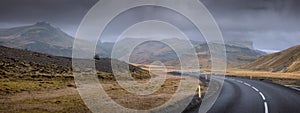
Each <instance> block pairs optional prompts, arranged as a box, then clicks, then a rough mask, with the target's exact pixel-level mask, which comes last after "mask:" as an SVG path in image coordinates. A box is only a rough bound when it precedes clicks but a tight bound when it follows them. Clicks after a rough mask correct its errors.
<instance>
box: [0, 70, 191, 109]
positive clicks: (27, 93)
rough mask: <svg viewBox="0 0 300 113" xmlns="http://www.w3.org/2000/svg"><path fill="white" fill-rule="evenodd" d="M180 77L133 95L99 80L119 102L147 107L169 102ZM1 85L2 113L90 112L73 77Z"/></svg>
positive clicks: (7, 80) (113, 83)
mask: <svg viewBox="0 0 300 113" xmlns="http://www.w3.org/2000/svg"><path fill="white" fill-rule="evenodd" d="M102 74H103V73H102ZM181 79H182V78H180V77H176V76H170V75H168V76H167V79H166V81H165V84H164V85H162V87H161V88H160V89H159V90H158V91H156V92H155V93H153V94H151V95H146V96H137V95H134V94H131V93H129V92H127V91H126V90H124V89H123V88H121V87H120V86H119V85H118V83H117V82H116V81H114V80H103V79H102V80H101V79H100V82H101V85H102V87H103V88H104V89H105V91H106V93H107V94H108V95H109V96H110V97H111V98H112V99H113V100H114V101H115V102H117V103H118V104H120V105H122V106H124V107H126V108H131V109H138V110H146V109H151V108H155V107H157V106H160V105H162V104H164V103H165V102H166V101H168V100H169V99H170V98H171V97H172V95H173V94H174V93H175V91H176V90H177V88H178V86H179V81H180V80H181ZM184 79H188V78H184ZM142 82H145V81H142ZM0 86H1V87H0V103H1V105H0V112H3V113H4V112H24V113H43V112H60V113H61V112H74V113H75V112H76V113H83V112H90V111H89V109H88V108H87V107H86V106H85V104H84V102H83V101H82V100H81V98H80V96H79V94H78V92H77V90H76V86H75V83H74V80H73V79H72V78H70V77H66V78H63V77H59V78H51V79H50V78H45V77H39V78H31V79H20V78H13V77H11V78H2V79H0ZM183 98H184V97H183Z"/></svg>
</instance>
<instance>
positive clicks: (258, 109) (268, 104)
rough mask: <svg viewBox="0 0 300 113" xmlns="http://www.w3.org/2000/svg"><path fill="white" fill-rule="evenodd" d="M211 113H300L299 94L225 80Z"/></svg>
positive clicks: (264, 84) (260, 83) (265, 84)
mask: <svg viewBox="0 0 300 113" xmlns="http://www.w3.org/2000/svg"><path fill="white" fill-rule="evenodd" d="M189 113H198V109H197V108H195V109H193V110H191V111H189ZM208 113H300V91H297V90H294V89H291V88H287V87H285V86H281V85H277V84H273V83H270V82H263V81H259V80H249V79H242V78H235V77H233V78H226V79H225V81H224V85H223V88H222V89H221V93H220V95H219V97H218V99H217V100H216V103H215V104H214V105H213V106H212V108H211V109H210V110H209V112H208Z"/></svg>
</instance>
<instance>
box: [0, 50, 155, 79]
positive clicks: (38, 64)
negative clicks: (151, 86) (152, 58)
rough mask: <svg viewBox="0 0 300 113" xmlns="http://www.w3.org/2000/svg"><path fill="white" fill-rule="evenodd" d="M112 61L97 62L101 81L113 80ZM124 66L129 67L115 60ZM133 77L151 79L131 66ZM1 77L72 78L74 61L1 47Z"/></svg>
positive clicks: (143, 71)
mask: <svg viewBox="0 0 300 113" xmlns="http://www.w3.org/2000/svg"><path fill="white" fill-rule="evenodd" d="M111 61H112V60H111V59H100V60H96V61H95V65H96V70H97V71H98V72H99V73H102V74H100V75H99V77H100V78H101V79H113V78H114V77H113V74H112V69H111ZM115 61H116V62H117V63H120V64H122V65H129V64H126V63H124V62H120V61H117V60H115ZM129 69H130V71H131V72H132V73H133V75H132V76H133V77H135V78H138V79H142V78H149V77H150V75H149V72H148V71H146V70H143V69H141V68H138V67H135V66H132V65H129ZM0 75H1V76H0V77H1V78H2V77H3V78H10V77H26V76H27V77H28V76H29V77H50V78H52V77H56V76H69V77H72V59H71V58H67V57H58V56H51V55H47V54H41V53H37V52H31V51H27V50H19V49H12V48H7V47H3V46H0Z"/></svg>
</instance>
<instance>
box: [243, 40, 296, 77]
mask: <svg viewBox="0 0 300 113" xmlns="http://www.w3.org/2000/svg"><path fill="white" fill-rule="evenodd" d="M245 68H246V69H252V70H264V71H272V72H279V71H280V72H300V46H295V47H292V48H289V49H287V50H284V51H281V52H277V53H273V54H269V55H266V56H262V57H260V58H259V59H257V60H256V61H254V62H253V63H251V64H250V65H248V66H246V67H245Z"/></svg>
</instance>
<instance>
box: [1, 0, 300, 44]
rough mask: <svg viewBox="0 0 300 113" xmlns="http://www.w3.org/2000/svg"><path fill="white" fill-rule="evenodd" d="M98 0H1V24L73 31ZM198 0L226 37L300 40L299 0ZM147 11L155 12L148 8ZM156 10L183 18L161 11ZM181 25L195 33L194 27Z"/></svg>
mask: <svg viewBox="0 0 300 113" xmlns="http://www.w3.org/2000/svg"><path fill="white" fill-rule="evenodd" d="M97 1H98V0H1V1H0V15H1V16H0V27H2V28H3V27H12V26H19V25H24V24H33V23H35V22H38V21H48V22H50V23H51V24H54V25H55V26H57V27H60V28H61V29H63V30H64V31H66V32H68V33H69V34H71V35H74V34H75V32H76V29H77V27H78V25H79V23H80V21H81V19H82V18H83V16H84V15H85V13H86V12H87V11H88V10H89V9H90V8H91V7H92V6H93V5H94V4H95V3H96V2H97ZM174 1H175V0H174ZM201 1H202V2H203V3H204V4H205V6H207V8H208V9H209V10H210V12H211V13H212V14H213V16H214V17H215V19H216V21H217V23H218V24H219V26H220V28H221V30H222V32H223V35H224V38H225V39H226V40H251V41H254V45H255V47H256V48H258V49H268V50H282V49H286V48H288V47H291V46H294V45H299V44H300V39H299V38H300V24H299V23H300V22H299V20H300V13H299V12H300V7H299V6H300V0H201ZM148 13H155V12H153V11H151V10H150V11H148ZM156 13H157V12H156ZM157 14H160V15H162V17H163V16H167V17H169V18H173V19H182V17H177V16H176V15H169V14H164V12H163V11H161V12H159V13H157ZM132 15H135V16H141V17H143V16H147V12H145V11H135V14H132ZM124 23H126V22H124ZM120 25H122V23H121V24H120ZM182 27H183V29H185V30H186V32H190V34H195V35H197V36H194V37H198V35H199V34H197V33H195V29H194V27H191V26H184V25H182ZM112 34H113V33H112ZM199 37H201V36H199Z"/></svg>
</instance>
